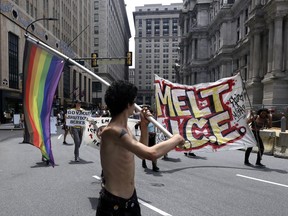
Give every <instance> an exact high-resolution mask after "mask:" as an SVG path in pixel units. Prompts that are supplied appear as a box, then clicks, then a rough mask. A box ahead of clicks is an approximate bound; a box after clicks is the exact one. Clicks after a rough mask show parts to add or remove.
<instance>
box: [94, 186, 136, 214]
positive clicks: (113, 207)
mask: <svg viewBox="0 0 288 216" xmlns="http://www.w3.org/2000/svg"><path fill="white" fill-rule="evenodd" d="M96 216H141V211H140V206H139V202H138V198H137V194H136V190H135V191H134V193H133V195H132V197H131V198H130V199H124V198H121V197H117V196H115V195H113V194H111V193H110V192H108V191H107V190H106V189H105V188H102V190H101V191H100V197H99V200H98V206H97V211H96Z"/></svg>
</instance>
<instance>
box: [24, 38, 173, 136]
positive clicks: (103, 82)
mask: <svg viewBox="0 0 288 216" xmlns="http://www.w3.org/2000/svg"><path fill="white" fill-rule="evenodd" d="M25 36H26V38H27V40H29V41H31V42H33V43H35V44H38V45H41V46H42V47H45V48H46V49H48V50H50V51H51V52H53V53H55V54H56V55H58V56H60V57H62V58H64V59H65V60H66V61H67V62H69V63H72V64H73V65H75V66H77V67H78V68H80V69H82V70H83V71H85V72H87V73H88V74H90V75H91V76H93V77H94V78H96V79H97V80H99V81H100V82H101V83H102V84H104V85H106V86H110V84H109V83H108V82H107V81H106V80H104V79H102V78H101V77H99V76H98V75H96V74H95V73H93V72H92V71H90V70H89V69H88V68H86V67H84V66H83V65H81V64H79V63H78V62H76V61H74V60H73V59H71V58H69V57H68V56H66V55H64V54H63V53H61V52H59V51H57V50H55V49H53V48H52V47H50V46H48V45H47V44H45V43H43V42H41V41H40V40H37V39H36V38H33V37H31V36H30V35H28V34H25ZM135 108H136V110H137V111H138V112H140V111H141V110H142V108H141V107H140V106H139V105H137V104H136V103H135ZM147 119H148V120H149V121H150V122H152V123H153V124H154V125H155V126H156V127H157V128H158V129H159V130H161V132H162V133H163V134H164V135H165V136H167V137H168V138H171V137H172V136H173V134H171V133H170V132H169V131H168V130H167V129H166V128H165V127H163V126H162V125H161V124H160V123H159V122H157V121H156V119H154V118H153V117H152V116H149V117H148V118H147Z"/></svg>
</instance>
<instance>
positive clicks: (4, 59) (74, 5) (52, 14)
mask: <svg viewBox="0 0 288 216" xmlns="http://www.w3.org/2000/svg"><path fill="white" fill-rule="evenodd" d="M90 2H91V1H80V0H58V1H48V0H41V1H40V0H39V1H38V0H37V1H35V0H26V1H21V0H1V2H0V20H1V22H0V31H1V33H0V39H1V40H0V48H1V52H0V122H1V123H3V122H5V121H8V120H11V118H10V117H9V116H8V115H7V116H6V118H5V117H4V115H6V114H7V113H9V112H12V111H13V112H15V113H19V112H21V109H22V67H23V65H22V64H23V63H22V60H23V52H24V44H25V37H24V34H25V30H26V28H28V29H27V30H28V31H29V34H30V35H32V36H33V37H36V38H37V39H39V40H41V41H43V42H45V43H46V44H48V45H49V46H51V47H52V48H54V49H56V50H58V51H60V52H62V53H64V54H66V55H68V56H69V57H71V58H79V57H87V55H88V56H90V53H91V49H90V34H89V31H88V32H87V31H86V32H83V34H80V35H79V33H80V32H81V31H82V30H84V29H85V28H86V27H89V26H90V8H91V5H90ZM42 18H57V19H58V20H57V21H51V20H49V21H48V20H38V19H42ZM36 20H38V21H37V22H35V23H33V24H32V22H34V21H36ZM31 24H32V25H31ZM84 64H86V66H88V67H89V65H90V64H87V63H84ZM91 81H92V78H91V75H89V74H86V73H84V72H83V71H81V70H79V69H78V68H77V67H75V66H71V65H70V66H69V65H65V68H64V71H63V75H62V77H61V80H60V83H59V85H58V89H57V92H56V95H55V100H54V107H55V109H60V108H61V107H63V106H64V107H65V106H71V103H72V100H73V99H76V98H77V99H81V100H82V101H84V106H87V107H89V106H91V103H92V95H91V94H90V92H91V90H90V89H91V87H92V82H91Z"/></svg>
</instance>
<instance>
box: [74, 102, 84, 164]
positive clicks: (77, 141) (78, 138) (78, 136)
mask: <svg viewBox="0 0 288 216" xmlns="http://www.w3.org/2000/svg"><path fill="white" fill-rule="evenodd" d="M72 110H81V111H82V110H83V109H82V108H81V101H80V100H76V101H75V108H74V109H72ZM71 134H72V138H73V140H74V145H75V147H74V156H75V162H80V159H79V148H80V145H81V142H82V135H83V127H81V126H78V125H77V126H72V127H71Z"/></svg>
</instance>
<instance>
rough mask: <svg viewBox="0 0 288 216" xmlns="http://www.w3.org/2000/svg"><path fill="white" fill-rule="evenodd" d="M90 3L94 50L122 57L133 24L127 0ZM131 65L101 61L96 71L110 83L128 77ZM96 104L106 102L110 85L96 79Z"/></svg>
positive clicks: (93, 96) (100, 0)
mask: <svg viewBox="0 0 288 216" xmlns="http://www.w3.org/2000/svg"><path fill="white" fill-rule="evenodd" d="M92 2H93V5H91V14H92V16H91V24H92V28H91V40H92V41H91V45H92V52H93V53H97V54H98V57H99V58H121V57H125V56H126V52H128V51H129V39H130V38H131V32H130V27H129V23H128V18H127V12H126V5H125V2H124V0H117V1H102V0H92ZM128 69H129V68H128V66H125V65H124V64H101V65H100V64H99V66H98V67H96V68H94V69H93V70H94V72H95V74H97V75H98V76H100V77H101V78H103V79H105V80H106V81H107V82H108V83H112V82H113V81H114V80H128V74H129V72H128ZM92 85H93V88H92V90H93V92H92V101H93V104H97V105H98V106H99V105H100V106H101V105H104V94H105V91H106V88H107V86H105V85H104V84H102V83H101V82H99V81H97V80H96V79H95V78H94V79H93V83H92Z"/></svg>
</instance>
